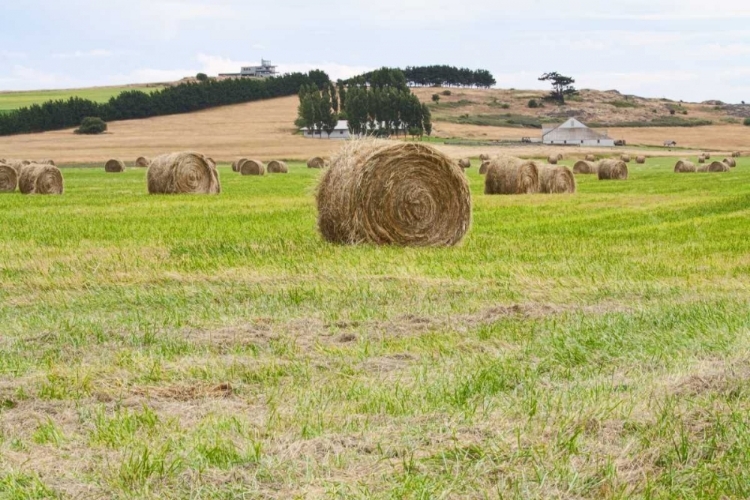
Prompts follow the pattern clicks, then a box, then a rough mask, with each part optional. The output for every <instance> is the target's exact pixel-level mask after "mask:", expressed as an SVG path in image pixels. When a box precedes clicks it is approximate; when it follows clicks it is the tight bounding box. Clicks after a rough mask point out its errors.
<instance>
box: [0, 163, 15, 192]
mask: <svg viewBox="0 0 750 500" xmlns="http://www.w3.org/2000/svg"><path fill="white" fill-rule="evenodd" d="M17 185H18V174H17V173H16V169H14V168H13V167H11V166H10V165H6V164H4V163H0V193H10V192H12V191H15V190H16V186H17Z"/></svg>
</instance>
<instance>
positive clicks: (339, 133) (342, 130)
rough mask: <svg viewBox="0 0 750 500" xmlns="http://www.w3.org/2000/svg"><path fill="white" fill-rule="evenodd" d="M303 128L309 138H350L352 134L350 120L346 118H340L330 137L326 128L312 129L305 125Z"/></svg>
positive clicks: (303, 132)
mask: <svg viewBox="0 0 750 500" xmlns="http://www.w3.org/2000/svg"><path fill="white" fill-rule="evenodd" d="M301 130H302V134H303V135H304V136H305V137H307V138H308V139H348V138H349V137H351V134H350V133H349V122H348V121H346V120H339V121H338V123H336V128H334V129H333V132H331V135H330V137H329V136H328V134H327V133H326V132H325V130H321V131H317V130H310V129H308V128H307V127H303V128H302V129H301Z"/></svg>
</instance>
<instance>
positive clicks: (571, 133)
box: [542, 118, 609, 142]
mask: <svg viewBox="0 0 750 500" xmlns="http://www.w3.org/2000/svg"><path fill="white" fill-rule="evenodd" d="M542 137H543V139H544V140H548V141H571V142H574V141H577V142H580V141H591V140H594V141H596V140H602V139H609V136H607V134H606V133H605V134H602V133H599V132H596V131H595V130H592V129H590V128H589V127H587V126H586V125H584V124H583V123H582V122H580V121H578V120H576V119H575V118H571V119H569V120H567V121H566V122H565V123H562V124H560V125H557V126H552V127H549V128H548V127H544V128H543V129H542Z"/></svg>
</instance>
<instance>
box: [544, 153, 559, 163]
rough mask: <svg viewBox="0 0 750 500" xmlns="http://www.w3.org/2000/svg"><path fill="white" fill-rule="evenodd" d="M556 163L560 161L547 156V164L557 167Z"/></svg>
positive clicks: (554, 156) (556, 157) (553, 156)
mask: <svg viewBox="0 0 750 500" xmlns="http://www.w3.org/2000/svg"><path fill="white" fill-rule="evenodd" d="M558 161H560V160H559V159H558V156H557V155H549V157H548V158H547V163H549V164H550V165H557V162H558Z"/></svg>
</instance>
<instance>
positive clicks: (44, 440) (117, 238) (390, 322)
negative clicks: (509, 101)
mask: <svg viewBox="0 0 750 500" xmlns="http://www.w3.org/2000/svg"><path fill="white" fill-rule="evenodd" d="M672 164H673V160H665V159H659V158H657V159H651V160H649V163H648V164H646V165H643V166H636V165H631V179H630V180H628V181H626V182H600V181H598V180H596V179H595V178H593V177H591V176H588V177H579V179H578V180H579V193H578V194H576V195H574V196H544V195H535V196H519V197H500V196H495V197H488V196H485V195H483V194H482V179H481V178H480V177H479V176H478V175H477V173H476V168H473V169H471V170H470V171H469V173H468V178H469V180H470V182H471V187H472V192H473V199H474V224H473V228H472V229H471V232H470V233H469V235H468V237H467V239H466V241H465V242H464V244H463V245H462V246H459V247H457V248H447V249H401V248H374V247H370V246H362V247H357V248H350V247H343V246H333V245H328V244H326V243H324V242H323V241H321V239H320V237H319V236H318V234H317V233H316V230H315V223H316V212H315V208H314V202H313V191H314V185H315V181H316V178H317V177H318V175H320V172H318V171H312V170H309V169H307V168H305V167H304V166H303V165H302V164H292V165H291V171H290V173H289V174H288V175H285V176H284V175H281V176H267V177H263V178H249V177H241V176H238V175H236V174H232V173H231V172H230V171H229V169H228V167H227V166H221V174H222V184H223V193H222V194H221V195H220V196H215V197H200V196H171V197H158V196H149V195H147V194H146V190H145V182H144V177H145V170H134V169H130V170H128V171H127V172H126V173H124V174H105V173H104V172H103V171H102V170H101V169H100V168H99V169H64V171H63V173H64V176H65V183H66V193H65V194H64V195H63V196H60V197H24V196H22V195H19V194H17V193H16V194H9V195H3V196H0V212H1V213H3V214H4V230H3V231H0V255H2V256H3V258H2V259H0V331H2V335H0V352H1V353H2V354H1V355H0V497H2V498H14V499H15V498H50V497H57V496H61V497H63V498H69V497H75V498H84V497H100V498H125V497H128V498H130V497H138V498H186V497H196V496H200V497H201V498H216V499H218V498H237V497H241V496H243V495H245V496H247V497H253V496H262V497H264V498H285V499H288V498H488V497H492V498H495V497H501V498H592V499H593V498H597V499H598V498H632V497H648V498H686V497H688V498H720V497H721V498H744V497H747V496H748V494H750V491H748V486H747V485H748V484H750V472H749V471H750V455H749V454H748V453H747V450H748V447H747V443H748V442H749V441H750V430H749V429H748V426H747V413H748V411H750V390H749V389H750V385H748V380H749V378H748V373H750V363H749V362H748V359H750V350H749V348H750V338H749V337H748V335H747V333H748V331H750V302H749V300H748V295H747V288H748V274H749V273H750V268H749V267H748V265H749V263H748V258H747V256H748V255H749V254H750V239H748V238H747V234H748V233H749V232H750V217H749V215H750V160H748V159H746V158H742V159H741V161H740V165H739V166H738V167H737V168H736V169H734V170H733V171H732V172H730V173H726V174H692V175H687V174H685V175H677V174H673V173H672V172H671V167H672Z"/></svg>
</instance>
